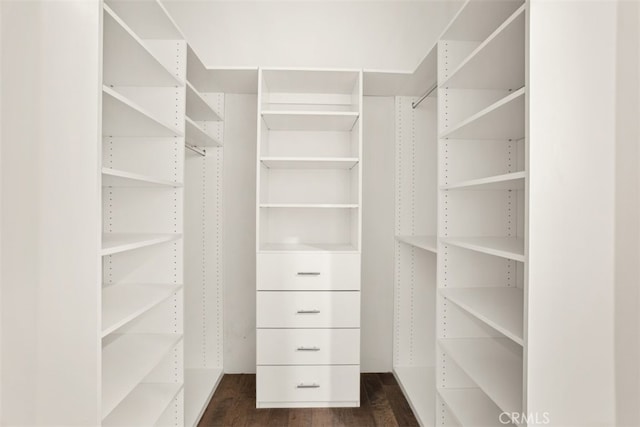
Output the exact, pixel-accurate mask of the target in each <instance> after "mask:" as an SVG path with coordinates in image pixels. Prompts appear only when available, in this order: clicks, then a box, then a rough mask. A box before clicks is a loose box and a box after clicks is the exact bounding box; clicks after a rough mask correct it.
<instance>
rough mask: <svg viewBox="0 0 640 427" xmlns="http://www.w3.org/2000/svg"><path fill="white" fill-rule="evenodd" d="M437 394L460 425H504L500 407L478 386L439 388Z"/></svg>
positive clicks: (471, 426)
mask: <svg viewBox="0 0 640 427" xmlns="http://www.w3.org/2000/svg"><path fill="white" fill-rule="evenodd" d="M438 394H439V395H440V398H441V399H442V400H443V401H444V403H445V404H446V405H447V406H448V407H449V410H450V411H451V413H452V414H453V416H454V417H455V418H456V419H457V421H458V423H460V425H461V426H462V427H498V426H502V425H504V423H501V422H500V414H501V413H502V411H501V410H500V408H498V407H497V406H496V404H495V403H493V401H492V400H491V399H489V398H488V397H487V395H486V394H484V392H483V391H482V390H480V389H478V388H441V389H438ZM503 417H504V416H503ZM504 418H505V419H506V417H504Z"/></svg>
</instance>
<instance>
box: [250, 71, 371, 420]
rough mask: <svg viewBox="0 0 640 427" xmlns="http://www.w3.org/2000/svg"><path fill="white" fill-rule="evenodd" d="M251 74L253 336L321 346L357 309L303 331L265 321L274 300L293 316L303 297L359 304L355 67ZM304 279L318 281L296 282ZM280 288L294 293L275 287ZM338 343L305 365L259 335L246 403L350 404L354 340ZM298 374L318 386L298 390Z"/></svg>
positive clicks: (301, 326)
mask: <svg viewBox="0 0 640 427" xmlns="http://www.w3.org/2000/svg"><path fill="white" fill-rule="evenodd" d="M258 75H259V77H258V78H259V82H258V113H257V120H258V138H257V159H256V168H257V193H258V194H257V198H256V223H257V230H256V235H257V239H256V240H257V241H256V252H257V269H256V270H257V271H256V279H257V280H256V282H257V291H258V301H257V313H258V315H257V334H258V336H260V334H261V333H265V334H266V333H271V334H275V335H277V336H279V337H280V339H282V340H283V343H284V342H289V341H290V340H291V338H287V337H294V336H297V337H299V336H300V334H301V333H303V334H305V339H307V340H308V341H309V342H310V343H311V344H309V345H316V346H323V347H324V344H326V343H327V342H333V340H335V339H339V336H340V331H343V330H344V329H345V328H346V329H349V330H350V332H352V333H353V334H355V336H357V337H359V336H360V329H359V327H360V323H359V322H360V320H359V316H358V317H357V318H355V319H350V318H348V316H341V315H336V316H328V315H325V314H321V315H319V316H317V317H316V318H315V319H312V320H311V321H312V324H313V327H314V330H315V331H317V333H314V332H313V331H309V332H306V331H307V330H308V328H309V324H308V323H305V322H304V320H303V319H300V318H299V317H298V318H291V319H281V320H280V321H275V322H270V320H272V319H271V317H273V318H274V319H275V318H276V317H277V315H276V313H275V312H274V311H272V310H273V308H272V305H274V303H276V302H277V304H279V305H282V307H281V308H284V309H285V310H287V311H288V310H292V312H294V313H295V312H296V310H298V311H299V312H300V310H302V307H300V306H298V305H299V304H302V305H304V304H305V301H307V300H309V299H312V300H314V299H318V303H319V304H321V305H322V306H323V308H322V309H321V310H318V311H317V313H316V312H315V311H314V313H316V314H320V313H321V312H322V313H324V312H325V311H331V312H335V313H342V312H345V313H347V312H348V313H359V311H360V293H359V292H360V248H361V223H362V220H361V219H362V213H361V207H362V184H361V183H362V169H361V158H362V120H361V115H362V72H360V71H349V70H286V69H260V70H259V73H258ZM274 265H275V266H277V267H273V266H274ZM291 269H294V270H296V271H295V272H294V271H293V270H291ZM290 270H291V271H290ZM291 276H293V277H294V279H290V277H291ZM309 276H313V277H318V278H320V279H319V280H317V281H314V282H308V281H304V278H305V277H309ZM285 278H286V279H285ZM285 281H288V283H287V284H285V283H284V282H285ZM274 290H275V291H276V292H273V291H274ZM286 290H288V291H291V290H296V291H297V292H279V291H286ZM314 291H324V292H322V293H318V292H314ZM266 295H269V296H270V298H269V300H270V301H272V304H269V302H268V301H265V300H266V299H267V297H266ZM277 304H276V305H277ZM261 313H262V314H261ZM270 313H271V314H270ZM276 324H277V325H284V327H282V328H278V329H274V328H275V326H274V325H276ZM318 334H322V336H324V337H325V339H326V340H321V341H320V342H321V343H324V344H320V343H319V342H318V340H320V338H318ZM306 335H308V337H307V336H306ZM262 342H264V341H262ZM314 343H315V344H314ZM346 347H347V348H345V349H344V351H343V352H341V353H340V354H339V355H337V356H336V358H327V357H328V356H326V354H325V353H324V352H322V353H318V355H319V356H320V357H319V358H316V359H314V360H315V362H314V364H309V363H308V361H307V362H306V363H301V361H302V359H301V355H300V352H299V351H297V352H296V350H295V348H294V349H292V351H293V354H292V355H287V356H286V357H285V356H283V357H284V358H282V357H280V356H278V355H277V354H275V355H274V353H273V352H272V351H270V349H267V348H264V344H261V340H260V339H259V340H258V345H257V355H258V357H257V360H258V361H259V362H258V366H257V378H256V380H257V386H256V393H257V397H256V406H257V407H258V408H274V407H332V406H341V407H345V406H346V407H353V406H359V405H360V391H359V375H360V366H359V352H360V350H359V339H358V340H351V341H350V342H349V343H348V345H346ZM318 348H319V347H318ZM354 360H357V361H358V363H357V364H354ZM308 378H315V380H314V381H317V382H318V383H319V384H316V385H315V386H312V387H310V388H304V387H301V386H300V384H302V383H304V382H305V381H307V380H308ZM307 389H308V390H312V391H311V392H306V391H307Z"/></svg>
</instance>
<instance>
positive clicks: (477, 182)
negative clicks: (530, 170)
mask: <svg viewBox="0 0 640 427" xmlns="http://www.w3.org/2000/svg"><path fill="white" fill-rule="evenodd" d="M525 178H526V172H524V171H521V172H511V173H506V174H503V175H496V176H490V177H487V178H479V179H471V180H469V181H463V182H459V183H457V184H451V185H444V186H441V187H440V189H441V190H458V189H461V190H464V189H468V190H522V189H524V180H525Z"/></svg>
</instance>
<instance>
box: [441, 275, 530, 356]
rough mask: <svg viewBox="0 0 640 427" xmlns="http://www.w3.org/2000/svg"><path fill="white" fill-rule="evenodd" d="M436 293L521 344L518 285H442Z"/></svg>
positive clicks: (521, 293) (520, 304)
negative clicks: (443, 286) (456, 286)
mask: <svg viewBox="0 0 640 427" xmlns="http://www.w3.org/2000/svg"><path fill="white" fill-rule="evenodd" d="M440 293H441V294H442V295H443V296H444V297H446V298H447V299H449V300H450V301H451V302H453V303H454V304H456V305H458V306H459V307H461V308H462V309H463V310H465V311H467V312H468V313H469V314H471V315H473V316H475V317H477V318H478V319H480V320H482V321H483V322H485V323H486V324H487V325H489V326H491V327H492V328H494V329H495V330H496V331H498V332H500V333H501V334H503V335H505V336H506V337H507V338H510V339H512V340H513V341H515V342H516V343H518V344H520V345H524V341H523V335H522V324H523V306H524V295H523V292H522V289H519V288H508V287H500V288H481V287H478V288H442V289H440Z"/></svg>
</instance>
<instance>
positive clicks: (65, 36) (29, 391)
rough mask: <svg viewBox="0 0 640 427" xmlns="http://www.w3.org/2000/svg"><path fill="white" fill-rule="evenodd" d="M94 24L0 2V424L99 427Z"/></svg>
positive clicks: (88, 11) (78, 13) (96, 9)
mask: <svg viewBox="0 0 640 427" xmlns="http://www.w3.org/2000/svg"><path fill="white" fill-rule="evenodd" d="M100 19H101V10H100V4H99V3H98V2H83V1H65V2H49V1H31V2H18V1H16V2H2V22H1V27H2V35H1V39H2V49H1V50H0V51H1V52H2V77H3V79H2V82H1V84H2V107H1V111H2V146H1V150H2V154H1V155H0V158H1V159H2V164H1V166H0V171H1V173H2V178H1V182H2V190H1V192H2V223H1V227H2V242H1V244H2V250H1V253H2V277H1V278H0V283H1V286H2V307H1V310H0V311H1V314H2V399H3V402H2V408H3V413H2V419H1V420H0V424H2V425H96V424H98V423H99V421H100V417H99V411H98V408H99V399H100V393H99V391H100V385H99V384H100V383H99V375H100V364H99V354H100V353H99V352H100V339H99V336H100V334H99V325H100V323H99V307H98V304H99V292H100V285H99V284H100V256H99V242H100V240H99V236H100V229H101V225H100V204H101V202H100V188H99V186H100V181H99V176H100V175H99V167H98V166H99V165H98V161H99V160H98V159H99V154H98V153H99V138H100V137H99V132H100V131H99V129H100V126H99V125H100V93H101V92H100V87H101V81H100V80H101V78H100V77H101V73H100V64H101V60H100V57H101V50H100V37H99V34H100V25H99V22H100Z"/></svg>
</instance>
